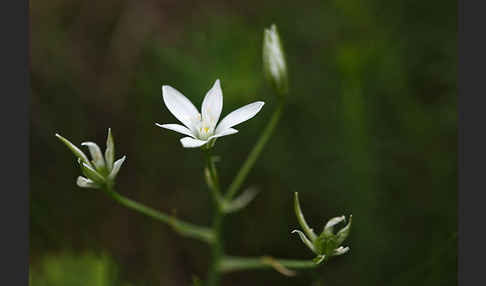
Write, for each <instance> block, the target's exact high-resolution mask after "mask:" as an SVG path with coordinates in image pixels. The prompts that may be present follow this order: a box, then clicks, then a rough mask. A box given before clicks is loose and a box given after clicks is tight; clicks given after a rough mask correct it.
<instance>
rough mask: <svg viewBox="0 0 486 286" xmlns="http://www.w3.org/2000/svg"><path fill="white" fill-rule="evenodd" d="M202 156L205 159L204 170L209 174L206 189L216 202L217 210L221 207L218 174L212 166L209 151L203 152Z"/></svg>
mask: <svg viewBox="0 0 486 286" xmlns="http://www.w3.org/2000/svg"><path fill="white" fill-rule="evenodd" d="M204 156H205V158H206V168H207V170H208V172H209V177H210V178H209V181H208V182H207V183H208V187H209V189H210V190H211V194H212V196H213V199H214V200H215V202H216V206H217V207H218V208H220V207H221V200H222V196H221V189H220V187H219V178H218V173H217V171H216V167H215V166H214V162H213V160H212V157H211V151H210V150H205V151H204Z"/></svg>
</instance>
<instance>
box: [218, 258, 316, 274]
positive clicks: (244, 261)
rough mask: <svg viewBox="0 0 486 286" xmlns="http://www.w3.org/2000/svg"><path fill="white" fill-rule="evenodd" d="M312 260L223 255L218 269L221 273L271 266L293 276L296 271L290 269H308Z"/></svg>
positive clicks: (314, 265) (311, 266)
mask: <svg viewBox="0 0 486 286" xmlns="http://www.w3.org/2000/svg"><path fill="white" fill-rule="evenodd" d="M315 267H317V264H315V263H314V262H313V261H312V260H299V259H280V258H273V257H270V256H262V257H232V256H225V257H224V258H223V259H222V261H221V265H220V271H221V272H223V273H228V272H234V271H241V270H248V269H268V268H273V269H275V270H276V271H278V272H280V273H281V274H283V275H286V276H294V275H296V272H295V271H293V270H291V269H308V268H315Z"/></svg>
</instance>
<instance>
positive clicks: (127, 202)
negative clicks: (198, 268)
mask: <svg viewBox="0 0 486 286" xmlns="http://www.w3.org/2000/svg"><path fill="white" fill-rule="evenodd" d="M105 191H106V192H107V194H108V195H109V196H110V197H111V198H112V199H113V200H115V201H116V202H118V203H119V204H121V205H123V206H125V207H127V208H129V209H132V210H134V211H136V212H139V213H141V214H144V215H146V216H148V217H151V218H153V219H155V220H158V221H160V222H163V223H166V224H168V225H169V226H170V227H171V228H172V229H173V230H174V231H175V232H177V233H179V234H180V235H182V236H185V237H191V238H195V239H198V240H201V241H204V242H206V243H209V244H213V243H214V240H215V235H214V233H213V231H212V230H211V229H210V228H207V227H202V226H197V225H194V224H191V223H188V222H184V221H182V220H180V219H177V218H175V217H173V216H170V215H167V214H165V213H162V212H160V211H157V210H155V209H153V208H150V207H148V206H145V205H143V204H141V203H139V202H136V201H134V200H131V199H129V198H127V197H124V196H122V195H120V194H119V193H117V192H115V191H114V190H113V189H112V188H107V189H105Z"/></svg>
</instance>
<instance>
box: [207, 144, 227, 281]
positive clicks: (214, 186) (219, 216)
mask: <svg viewBox="0 0 486 286" xmlns="http://www.w3.org/2000/svg"><path fill="white" fill-rule="evenodd" d="M210 152H211V151H210V150H206V151H205V152H204V153H205V157H206V165H207V166H206V170H207V171H208V172H209V174H208V175H209V179H208V180H207V182H208V186H209V189H210V190H211V194H212V195H213V199H214V203H215V205H216V208H215V215H214V218H213V225H212V233H213V234H214V239H213V243H212V244H211V265H210V266H209V270H208V275H207V282H206V285H208V286H215V285H218V284H219V280H220V271H219V264H220V260H221V257H222V256H223V242H222V238H221V231H222V227H223V216H224V214H223V210H222V200H223V198H222V196H221V191H220V187H219V180H218V174H217V170H216V166H214V161H213V160H212V157H211V153H210Z"/></svg>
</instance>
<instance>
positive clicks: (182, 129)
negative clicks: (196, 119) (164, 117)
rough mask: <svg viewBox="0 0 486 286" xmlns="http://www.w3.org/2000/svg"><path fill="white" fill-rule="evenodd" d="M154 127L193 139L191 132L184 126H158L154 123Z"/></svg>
mask: <svg viewBox="0 0 486 286" xmlns="http://www.w3.org/2000/svg"><path fill="white" fill-rule="evenodd" d="M155 125H157V126H159V127H162V128H165V129H169V130H172V131H175V132H179V133H182V134H184V135H189V136H191V137H193V138H194V134H192V132H191V130H189V129H187V127H186V126H184V125H180V124H159V123H155Z"/></svg>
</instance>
